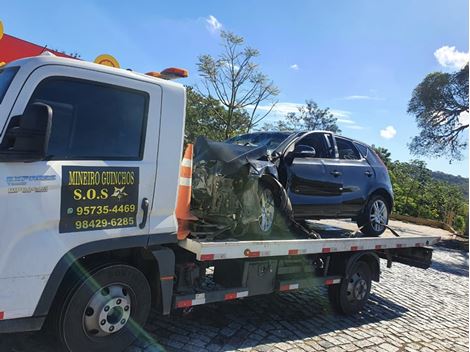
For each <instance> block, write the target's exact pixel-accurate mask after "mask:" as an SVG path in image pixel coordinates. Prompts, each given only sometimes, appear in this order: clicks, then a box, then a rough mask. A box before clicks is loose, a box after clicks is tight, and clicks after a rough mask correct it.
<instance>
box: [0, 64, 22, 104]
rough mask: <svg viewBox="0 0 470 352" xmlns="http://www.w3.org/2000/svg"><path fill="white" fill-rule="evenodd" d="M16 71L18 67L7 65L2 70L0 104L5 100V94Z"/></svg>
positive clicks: (0, 71) (0, 76)
mask: <svg viewBox="0 0 470 352" xmlns="http://www.w3.org/2000/svg"><path fill="white" fill-rule="evenodd" d="M16 71H18V68H17V67H7V68H4V69H3V70H0V104H1V103H2V101H3V97H4V96H5V94H6V92H7V90H8V87H9V86H10V83H11V81H12V80H13V77H15V74H16Z"/></svg>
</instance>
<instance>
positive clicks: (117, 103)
mask: <svg viewBox="0 0 470 352" xmlns="http://www.w3.org/2000/svg"><path fill="white" fill-rule="evenodd" d="M161 98H162V91H161V87H160V86H159V85H157V84H152V83H146V82H143V81H141V80H133V79H129V78H126V77H122V76H119V75H115V74H112V73H104V72H97V71H93V70H89V69H81V68H77V67H67V66H62V65H60V66H59V65H57V66H56V65H46V66H42V67H40V68H38V69H36V70H35V71H33V72H32V73H31V74H30V76H29V78H28V79H27V80H26V82H25V83H24V85H23V87H22V88H21V91H20V92H19V94H18V96H17V99H16V102H15V104H14V106H13V109H12V111H11V113H10V114H9V121H10V124H11V118H12V117H13V116H15V115H21V114H23V112H24V111H25V109H26V108H27V107H28V106H29V105H31V104H33V103H35V102H41V103H44V104H47V105H49V106H50V107H51V108H52V110H53V117H52V128H51V136H50V140H49V145H48V150H47V158H46V160H44V161H36V162H29V163H25V162H8V163H6V162H3V163H0V175H1V178H0V223H1V224H2V228H3V229H5V232H4V233H1V234H0V248H2V256H1V258H0V278H1V277H5V276H6V277H18V276H24V275H29V276H31V277H32V276H34V275H41V274H47V273H50V272H51V271H52V268H53V267H54V265H55V263H57V262H58V260H59V259H60V258H61V257H62V256H63V255H64V254H65V253H67V252H68V251H69V250H70V249H72V248H74V247H76V246H79V245H81V244H84V243H89V242H95V241H97V242H99V241H101V240H110V239H115V238H122V237H128V238H129V241H135V242H136V243H139V244H146V243H147V240H148V234H149V221H148V220H149V215H148V214H149V210H148V208H146V205H148V204H149V205H151V204H152V201H153V194H154V187H155V177H156V166H157V150H158V136H159V126H160V124H159V122H160V111H161V100H162V99H161ZM0 127H3V130H2V133H1V135H0V140H1V139H2V138H3V137H4V135H5V131H6V130H7V129H8V128H9V127H11V126H9V123H7V124H6V125H5V126H0ZM1 231H3V230H1ZM19 248H21V250H19ZM31 258H34V263H35V264H34V265H33V266H32V265H31ZM44 284H45V281H44V280H43V279H40V276H38V281H34V283H33V282H32V281H31V280H30V282H29V284H28V285H30V286H29V288H28V290H36V289H38V290H39V289H41V287H42V286H43V285H44ZM35 285H36V287H35ZM33 297H35V295H33Z"/></svg>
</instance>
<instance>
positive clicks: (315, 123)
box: [262, 99, 341, 133]
mask: <svg viewBox="0 0 470 352" xmlns="http://www.w3.org/2000/svg"><path fill="white" fill-rule="evenodd" d="M298 110H299V111H298V112H297V113H296V112H290V113H288V114H287V115H286V118H285V120H279V121H277V122H276V123H274V124H271V123H270V124H268V123H267V124H264V126H263V127H262V129H263V130H266V131H267V130H277V131H299V130H304V131H314V130H325V131H331V132H334V133H341V130H340V128H339V127H338V125H337V123H336V122H337V121H338V119H337V118H336V117H335V116H334V115H333V114H332V113H331V111H330V109H329V108H326V109H321V108H320V107H319V106H318V104H317V103H315V102H314V101H313V100H312V99H310V100H306V101H305V105H302V106H299V107H298Z"/></svg>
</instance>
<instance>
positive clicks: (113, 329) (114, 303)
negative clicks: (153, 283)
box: [56, 264, 151, 352]
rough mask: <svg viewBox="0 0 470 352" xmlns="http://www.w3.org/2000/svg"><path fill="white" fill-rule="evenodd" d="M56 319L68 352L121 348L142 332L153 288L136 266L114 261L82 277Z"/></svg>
mask: <svg viewBox="0 0 470 352" xmlns="http://www.w3.org/2000/svg"><path fill="white" fill-rule="evenodd" d="M81 277H82V279H80V280H77V281H76V282H75V285H72V286H71V288H70V290H69V291H68V294H67V295H66V296H65V300H64V301H63V305H62V306H61V309H60V311H59V313H58V317H57V319H56V327H57V329H58V336H59V338H60V342H61V344H62V345H63V347H65V350H66V351H72V352H75V351H90V352H93V351H122V350H123V349H125V348H126V347H127V346H129V345H130V344H131V343H132V341H134V340H135V338H136V337H137V336H139V334H140V333H141V332H142V331H143V326H144V324H145V322H146V320H147V317H148V314H149V311H150V306H151V289H150V285H149V283H148V281H147V279H146V277H145V275H144V274H143V273H142V272H141V271H140V270H138V269H136V268H135V267H132V266H129V265H124V264H115V265H110V266H106V267H102V268H100V269H98V270H96V271H95V272H92V273H91V275H87V276H83V275H82V276H81Z"/></svg>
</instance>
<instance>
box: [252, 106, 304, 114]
mask: <svg viewBox="0 0 470 352" xmlns="http://www.w3.org/2000/svg"><path fill="white" fill-rule="evenodd" d="M299 106H302V104H297V103H277V104H276V106H275V107H274V108H273V109H272V110H271V111H272V113H277V114H279V115H283V116H285V115H286V114H287V113H289V112H298V111H299V109H298V107H299ZM247 108H248V109H253V108H254V105H253V106H251V105H250V106H247ZM257 109H258V110H261V111H268V110H269V109H271V105H259V106H258V108H257Z"/></svg>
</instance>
